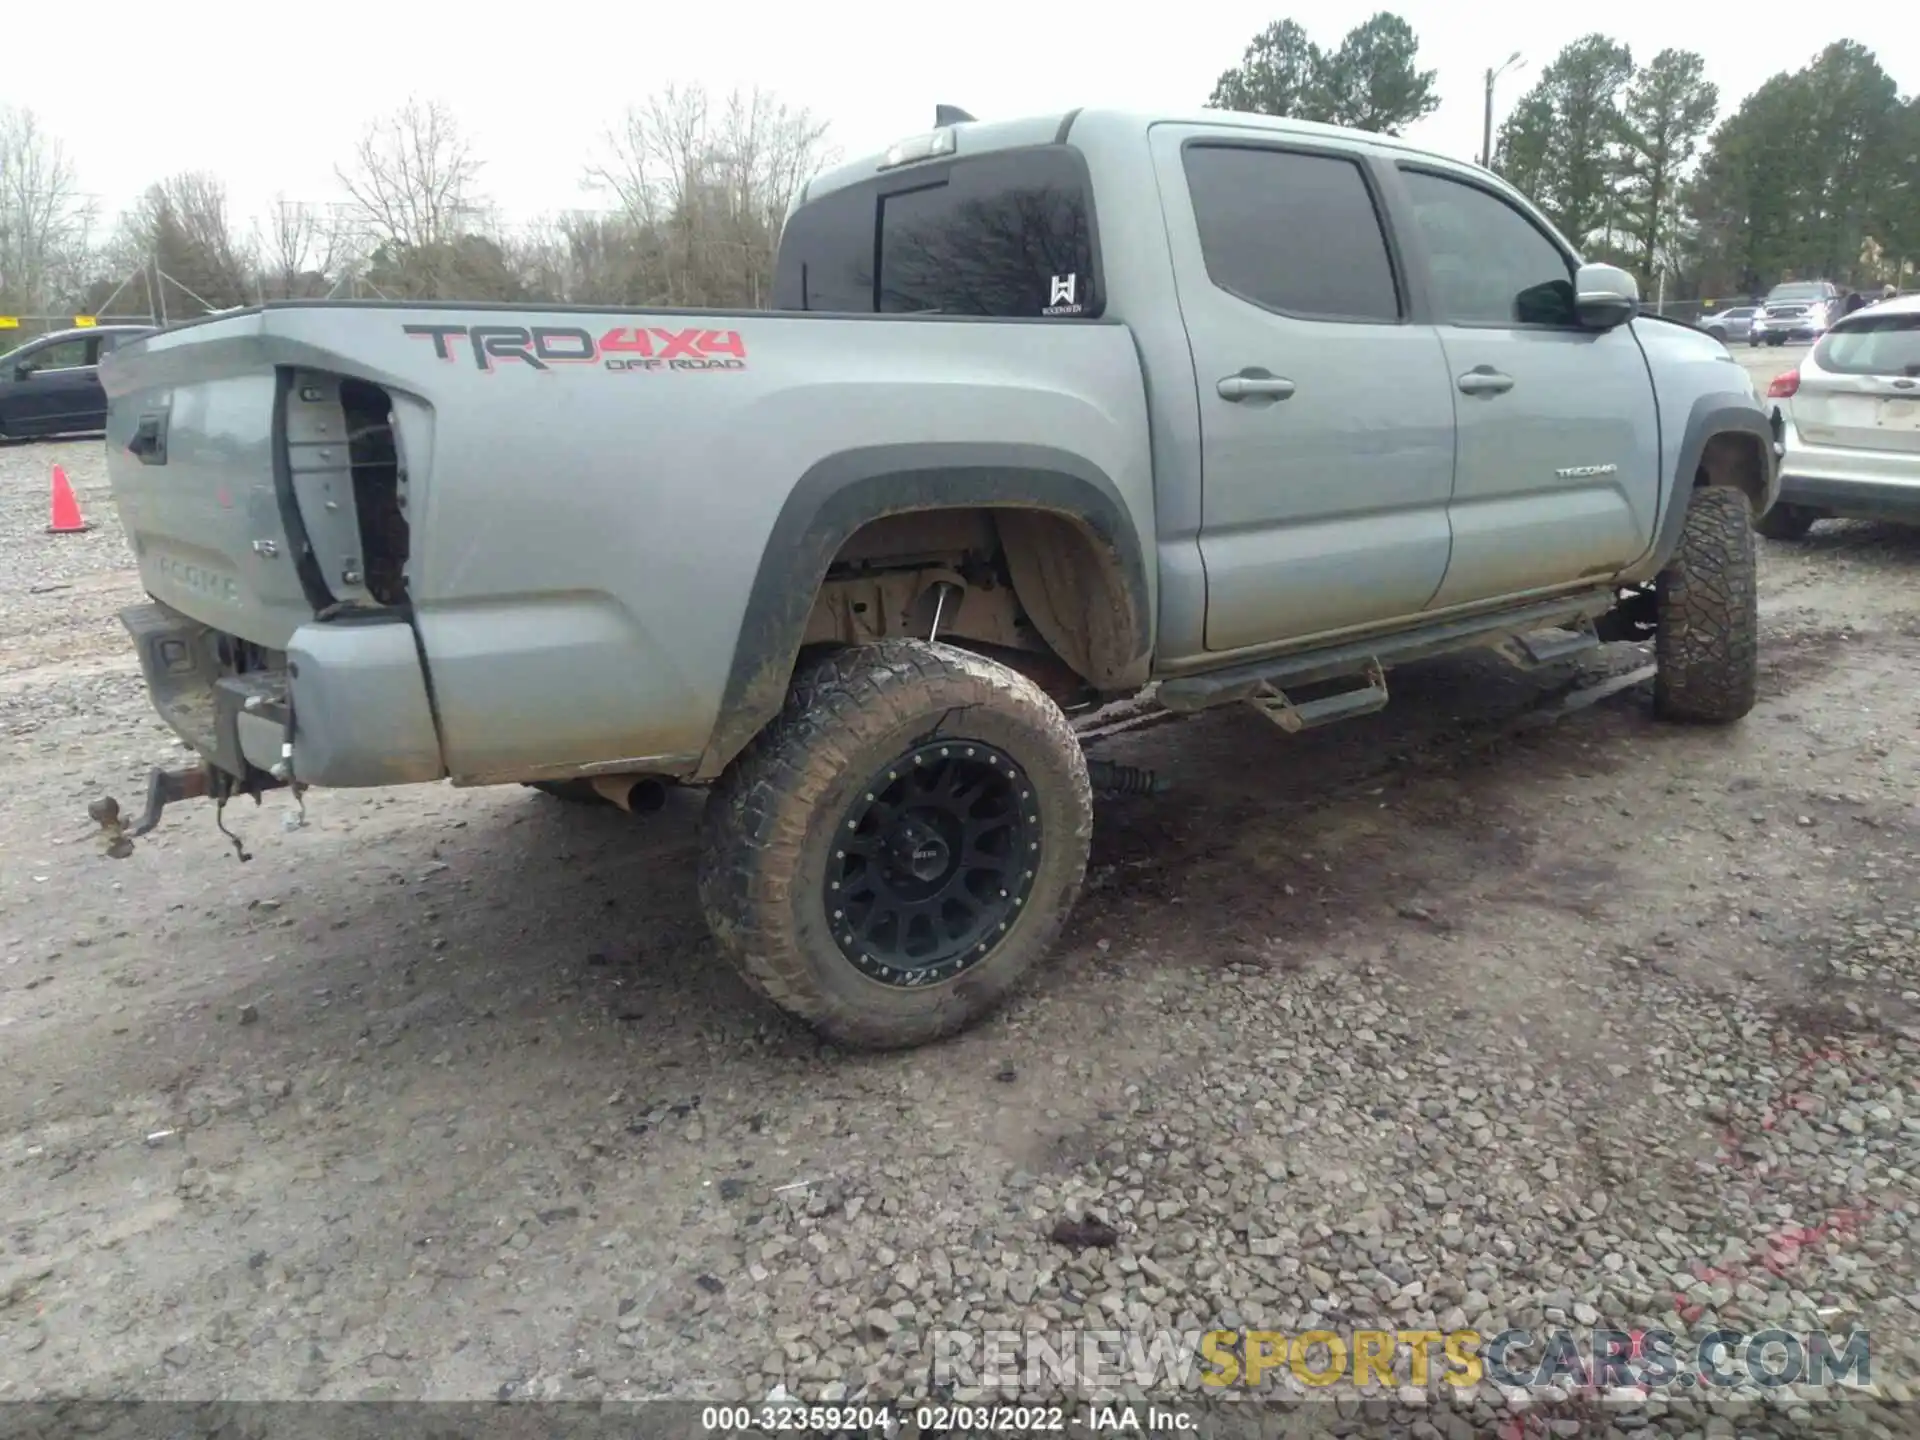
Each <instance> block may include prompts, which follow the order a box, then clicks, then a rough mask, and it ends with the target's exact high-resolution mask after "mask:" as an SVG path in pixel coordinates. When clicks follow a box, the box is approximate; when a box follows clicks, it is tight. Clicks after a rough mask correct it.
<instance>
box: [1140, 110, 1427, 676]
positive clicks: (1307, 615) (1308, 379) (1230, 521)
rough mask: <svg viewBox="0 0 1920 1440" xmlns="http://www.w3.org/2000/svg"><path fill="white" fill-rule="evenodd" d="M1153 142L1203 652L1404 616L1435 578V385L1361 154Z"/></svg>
mask: <svg viewBox="0 0 1920 1440" xmlns="http://www.w3.org/2000/svg"><path fill="white" fill-rule="evenodd" d="M1153 134H1154V141H1153V147H1154V157H1155V165H1156V168H1157V169H1158V172H1159V175H1160V181H1161V187H1162V193H1163V194H1164V195H1165V196H1167V224H1168V230H1169V234H1170V238H1171V240H1172V245H1173V261H1174V274H1175V282H1176V285H1177V288H1178V291H1179V297H1180V310H1181V315H1182V317H1183V319H1184V320H1185V323H1186V328H1187V338H1188V343H1189V345H1190V347H1191V350H1192V354H1193V364H1194V374H1195V382H1196V384H1197V385H1198V387H1199V392H1200V394H1199V400H1200V428H1201V464H1202V467H1203V478H1202V486H1203V490H1202V502H1201V527H1200V554H1201V559H1202V562H1203V564H1204V565H1205V569H1206V584H1207V621H1206V647H1207V649H1208V650H1209V651H1214V652H1219V651H1230V650H1238V649H1243V648H1246V647H1250V646H1260V645H1269V644H1273V643H1276V642H1282V641H1295V640H1302V639H1306V638H1308V637H1311V636H1316V635H1325V634H1329V633H1332V632H1336V631H1340V630H1347V629H1352V628H1355V627H1360V626H1367V625H1373V624H1378V623H1382V622H1390V621H1393V620H1396V619H1401V618H1407V617H1412V616H1416V615H1418V614H1419V613H1420V611H1421V609H1422V607H1423V606H1425V605H1426V604H1427V602H1428V600H1429V599H1431V598H1432V596H1433V593H1434V591H1435V590H1436V589H1437V588H1438V587H1439V585H1440V582H1441V579H1442V577H1443V576H1444V575H1445V573H1446V568H1447V549H1448V532H1447V500H1448V496H1449V494H1450V492H1451V490H1452V487H1453V464H1454V461H1453V445H1454V441H1453V391H1452V388H1451V383H1452V382H1451V377H1450V375H1449V373H1448V369H1447V357H1446V353H1445V351H1444V350H1443V349H1442V348H1441V345H1440V341H1439V338H1438V336H1437V335H1436V334H1435V333H1434V331H1433V329H1432V327H1430V326H1427V325H1423V324H1415V323H1413V322H1412V321H1411V320H1410V319H1409V311H1408V306H1407V303H1406V298H1405V287H1404V285H1403V284H1402V282H1401V277H1400V274H1399V271H1398V268H1397V266H1396V264H1395V261H1394V258H1393V251H1392V247H1391V245H1390V244H1389V240H1388V237H1387V234H1386V231H1385V229H1384V226H1383V223H1382V220H1381V209H1382V207H1381V204H1380V197H1379V195H1378V192H1377V188H1376V182H1375V179H1374V176H1373V174H1372V172H1371V167H1370V166H1369V164H1368V163H1367V160H1366V158H1365V155H1364V153H1363V152H1361V151H1359V150H1355V149H1352V148H1348V147H1344V146H1342V145H1340V144H1339V143H1338V142H1333V143H1324V144H1323V143H1315V142H1299V143H1296V142H1294V141H1292V140H1290V139H1287V138H1286V137H1278V136H1274V135H1272V134H1271V133H1270V132H1262V131H1258V130H1249V131H1247V132H1245V138H1241V137H1238V136H1232V137H1227V138H1223V137H1222V134H1221V132H1220V130H1219V129H1218V128H1217V127H1209V128H1208V129H1207V130H1206V131H1205V132H1196V131H1193V130H1190V129H1187V128H1184V127H1180V126H1171V125H1168V126H1157V127H1155V129H1154V132H1153Z"/></svg>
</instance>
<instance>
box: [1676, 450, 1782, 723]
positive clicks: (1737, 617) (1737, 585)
mask: <svg viewBox="0 0 1920 1440" xmlns="http://www.w3.org/2000/svg"><path fill="white" fill-rule="evenodd" d="M1654 593H1655V597H1656V603H1657V606H1658V625H1657V629H1656V631H1655V635H1654V660H1655V662H1656V663H1657V665H1658V667H1659V669H1658V670H1657V672H1656V674H1655V679H1654V689H1653V702H1654V709H1655V711H1656V712H1657V713H1658V714H1659V716H1660V717H1661V718H1662V719H1663V720H1679V721H1687V722H1691V723H1696V724H1706V725H1725V724H1728V723H1730V722H1732V721H1735V720H1738V719H1740V718H1741V717H1742V716H1743V715H1745V714H1746V713H1747V712H1748V711H1750V710H1751V709H1753V702H1754V697H1755V692H1756V691H1757V689H1758V685H1759V671H1760V607H1759V587H1758V583H1757V580H1756V576H1755V569H1754V544H1753V510H1752V507H1751V506H1750V505H1749V504H1748V502H1747V497H1746V496H1745V495H1744V494H1743V493H1742V492H1741V491H1739V490H1735V489H1733V488H1732V487H1730V486H1725V485H1704V486H1701V487H1699V488H1698V489H1696V490H1695V491H1694V492H1693V496H1692V498H1691V499H1690V500H1689V501H1688V504H1687V518H1686V522H1685V524H1684V526H1683V527H1682V529H1681V532H1680V544H1679V547H1678V548H1677V549H1676V550H1675V551H1674V554H1673V558H1672V559H1671V560H1669V561H1668V562H1667V567H1666V569H1664V570H1662V571H1661V572H1660V575H1659V578H1658V579H1657V580H1656V581H1655V585H1654Z"/></svg>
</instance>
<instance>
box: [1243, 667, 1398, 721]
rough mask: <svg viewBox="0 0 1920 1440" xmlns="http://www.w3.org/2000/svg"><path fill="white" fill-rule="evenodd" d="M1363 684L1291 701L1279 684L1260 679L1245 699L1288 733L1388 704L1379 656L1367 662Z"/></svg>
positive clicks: (1385, 681) (1372, 711)
mask: <svg viewBox="0 0 1920 1440" xmlns="http://www.w3.org/2000/svg"><path fill="white" fill-rule="evenodd" d="M1364 678H1365V682H1366V683H1365V684H1362V685H1359V686H1356V687H1355V688H1354V689H1352V690H1339V691H1336V692H1335V693H1333V694H1331V695H1322V696H1320V697H1318V698H1317V699H1313V700H1300V701H1294V700H1290V699H1288V698H1287V692H1286V691H1284V690H1282V689H1281V688H1280V687H1279V686H1278V685H1274V684H1271V683H1269V682H1264V681H1263V682H1262V683H1261V686H1260V688H1259V689H1258V690H1257V691H1255V692H1254V694H1253V697H1252V698H1251V699H1250V700H1248V701H1247V703H1248V704H1249V705H1251V706H1253V708H1254V709H1256V710H1258V711H1259V712H1260V713H1261V714H1262V715H1264V716H1266V717H1267V719H1269V720H1271V721H1273V723H1274V724H1276V725H1278V726H1279V727H1280V728H1281V729H1282V730H1285V731H1286V732H1287V733H1288V734H1290V735H1297V734H1299V733H1300V732H1301V731H1302V730H1311V729H1313V728H1314V727H1315V726H1318V725H1331V724H1332V723H1333V722H1334V721H1336V720H1352V719H1354V718H1356V717H1358V716H1361V715H1371V714H1373V713H1374V712H1375V711H1376V710H1384V709H1386V708H1387V673H1386V671H1385V670H1383V669H1381V667H1380V662H1379V661H1378V660H1370V661H1369V662H1368V663H1367V672H1366V675H1365V677H1364Z"/></svg>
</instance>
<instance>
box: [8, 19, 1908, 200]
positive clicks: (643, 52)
mask: <svg viewBox="0 0 1920 1440" xmlns="http://www.w3.org/2000/svg"><path fill="white" fill-rule="evenodd" d="M1378 8H1380V6H1379V4H1378V3H1377V0H1316V3H1315V4H1312V5H1306V4H1288V3H1286V0H1212V3H1209V4H1204V5H1189V4H1153V3H1146V4H1139V5H1130V4H1124V3H1116V0H1104V3H1103V0H1048V3H1044V4H1033V3H1017V4H1016V3H1010V0H954V3H945V4H926V3H917V0H801V3H787V4H766V3H754V0H734V3H728V4H672V3H662V0H560V3H548V4H544V5H526V4H513V3H508V4H499V5H488V4H486V3H484V0H483V3H478V4H467V5H458V6H456V5H449V4H445V3H440V4H432V5H429V4H427V3H425V0H378V3H374V0H328V3H326V4H324V5H297V4H295V5H290V4H273V3H264V0H246V3H239V0H176V3H174V4H172V5H162V6H154V5H150V4H143V5H139V6H135V5H132V4H129V3H126V0H90V3H86V4H72V5H61V4H43V3H30V0H14V3H11V4H8V5H6V24H5V27H4V28H5V32H6V49H7V53H8V66H7V70H8V74H7V77H6V80H5V82H4V84H0V99H3V100H6V101H8V102H10V103H13V104H18V105H26V106H28V107H30V108H32V109H33V110H35V111H36V112H38V114H39V115H40V117H41V119H42V121H43V122H44V123H45V124H46V125H47V127H48V128H49V129H51V130H52V131H54V132H55V133H56V134H57V135H59V137H60V138H61V139H62V140H63V141H64V142H65V144H66V145H67V148H68V151H69V154H70V155H71V156H72V158H73V160H74V161H75V163H76V165H77V166H78V168H79V172H80V178H81V182H82V185H83V186H84V188H85V189H86V190H88V191H89V192H92V193H94V194H95V195H97V196H98V197H99V199H100V202H101V206H102V209H103V210H104V211H106V212H108V213H109V214H111V213H112V212H115V211H117V210H119V209H120V208H121V207H123V206H124V205H125V204H126V203H127V202H128V201H130V200H131V199H132V198H133V197H134V195H136V194H137V193H138V192H139V190H141V189H142V188H143V187H144V186H145V185H146V184H148V183H149V182H151V181H152V180H154V179H155V178H158V177H159V176H162V175H165V174H169V173H172V172H175V171H179V170H188V169H199V170H209V171H212V172H214V173H215V174H217V175H220V176H222V177H223V178H224V179H225V180H226V182H227V186H228V191H229V194H230V196H231V198H232V200H233V204H234V208H235V210H236V212H237V213H238V215H239V216H240V217H241V218H242V220H243V221H244V219H245V218H247V217H249V216H254V215H259V214H261V213H263V212H265V211H266V210H267V209H268V208H269V206H270V205H271V202H272V200H273V198H274V197H275V196H276V195H285V196H286V197H287V198H288V199H292V200H315V201H317V200H332V199H337V198H339V189H338V185H337V182H336V181H335V179H334V174H333V167H334V165H335V164H336V163H337V162H339V161H340V160H342V159H344V158H345V157H346V156H347V155H348V154H349V152H350V151H351V149H352V146H353V143H354V141H355V139H356V138H357V136H358V135H359V133H360V132H361V130H362V129H363V128H364V126H365V125H366V123H367V121H368V120H369V119H370V118H371V117H373V116H374V115H376V114H378V113H380V112H381V111H383V110H386V109H390V108H392V107H393V106H395V105H397V104H398V103H400V102H401V101H402V100H403V99H405V98H406V96H407V95H408V94H409V93H410V92H411V93H415V94H418V95H420V96H421V97H422V98H431V97H436V96H437V97H439V98H441V99H443V100H445V101H446V102H447V103H448V104H449V105H450V106H452V108H453V110H454V113H455V115H456V116H457V118H458V120H459V121H460V123H461V124H462V125H463V127H465V129H466V130H467V132H468V133H469V134H470V136H471V138H472V140H473V142H474V144H475V147H476V149H477V151H478V153H479V154H480V155H481V156H482V157H483V158H484V159H485V161H486V165H485V168H484V169H483V170H482V172H481V176H480V181H481V185H480V188H481V190H482V191H483V192H484V194H485V195H486V197H487V198H489V199H491V200H492V201H493V202H495V203H496V204H497V205H498V206H500V207H501V209H502V210H503V212H504V213H505V215H506V217H507V218H509V219H511V220H515V221H524V220H527V219H529V218H531V217H533V216H535V215H537V214H539V213H540V212H543V211H551V210H557V209H563V208H570V207H583V208H594V209H598V208H606V207H607V204H608V202H606V201H605V200H603V199H598V198H595V197H592V196H590V195H587V194H585V193H583V192H582V190H581V188H580V184H579V177H580V173H581V170H582V169H583V168H584V165H585V164H586V162H587V161H588V160H589V159H591V158H592V157H593V156H594V155H595V153H596V152H597V151H598V149H599V148H600V146H601V145H602V143H603V137H604V135H605V133H606V130H607V128H608V127H609V126H610V125H612V124H614V123H616V122H617V121H618V119H619V117H620V114H621V112H622V111H623V109H624V108H625V106H626V105H627V104H628V103H630V102H631V101H633V100H635V99H637V98H639V97H642V96H644V95H646V94H647V93H648V92H649V91H650V90H653V89H657V88H659V87H660V86H662V85H663V84H665V83H667V82H670V81H683V82H685V81H692V82H699V83H703V84H705V85H706V86H707V87H708V88H709V89H710V90H712V91H714V92H722V91H725V90H727V89H729V88H731V87H734V86H739V87H742V88H746V87H751V86H753V85H756V84H758V85H761V86H765V87H767V88H769V89H772V90H774V91H776V92H778V93H779V94H780V95H781V96H782V97H783V98H785V99H788V100H790V101H793V102H796V103H798V104H802V105H806V106H808V107H810V108H812V109H814V110H816V111H817V112H819V113H820V114H822V115H824V116H826V117H827V118H829V119H830V120H831V122H832V131H831V138H832V140H833V141H834V143H836V144H837V146H838V147H839V149H840V150H841V152H842V153H843V154H844V155H847V156H853V155H858V154H862V153H865V152H867V151H870V150H875V149H880V148H883V147H884V146H886V145H887V144H888V143H890V142H891V141H892V140H894V139H896V138H898V137H899V136H901V135H903V134H909V133H912V132H914V131H916V130H921V129H925V128H927V127H928V126H929V125H930V124H931V122H932V116H933V107H934V105H935V103H936V102H942V101H944V102H947V103H950V104H955V105H960V106H962V107H964V108H966V109H968V110H970V111H972V112H973V113H974V114H975V115H978V116H980V117H982V118H988V117H1000V116H1010V115H1016V114H1022V113H1031V112H1046V111H1057V110H1061V109H1066V108H1069V107H1071V106H1073V105H1099V104H1117V105H1124V106H1127V107H1129V108H1135V109H1144V110H1174V111H1181V110H1190V109H1194V108H1197V107H1198V106H1199V105H1201V104H1202V103H1203V102H1204V101H1205V100H1206V98H1207V95H1208V93H1209V91H1210V90H1211V89H1212V87H1213V82H1214V80H1215V78H1216V77H1217V76H1218V75H1219V73H1220V71H1221V70H1223V69H1225V68H1226V67H1228V66H1230V65H1232V64H1233V63H1234V62H1235V61H1237V60H1238V59H1239V57H1240V54H1241V51H1242V50H1243V49H1244V48H1245V46H1246V43H1247V41H1248V40H1249V39H1250V38H1251V37H1252V35H1253V34H1254V33H1255V32H1256V31H1258V30H1259V29H1260V28H1261V27H1263V26H1264V25H1266V24H1267V23H1269V22H1271V21H1273V20H1275V19H1279V18H1282V17H1285V16H1288V15H1292V16H1294V17H1295V18H1298V19H1300V20H1301V21H1302V22H1303V23H1304V24H1306V26H1307V29H1308V31H1309V33H1310V34H1312V36H1313V37H1314V39H1315V40H1316V41H1319V42H1321V43H1322V44H1333V43H1337V42H1338V40H1339V39H1340V36H1341V35H1342V34H1343V33H1344V32H1345V31H1346V30H1347V29H1348V28H1349V27H1350V26H1352V25H1354V24H1355V23H1357V22H1359V21H1361V20H1363V19H1365V18H1366V17H1367V16H1368V15H1369V14H1371V13H1373V11H1374V10H1376V9H1378ZM1398 9H1399V11H1400V13H1401V14H1403V15H1404V16H1405V17H1406V18H1407V20H1408V21H1409V22H1410V23H1411V24H1412V25H1413V27H1414V29H1415V31H1416V32H1417V33H1418V35H1419V37H1420V41H1421V50H1420V55H1421V61H1422V63H1423V64H1424V65H1426V66H1429V67H1432V68H1434V69H1437V70H1438V71H1439V89H1440V96H1441V106H1440V109H1439V110H1438V111H1437V112H1436V113H1435V114H1434V115H1433V116H1431V117H1429V118H1428V119H1427V120H1425V121H1423V122H1422V123H1421V124H1420V125H1419V126H1418V127H1416V128H1415V129H1414V130H1413V131H1412V132H1411V134H1410V138H1412V139H1414V140H1416V141H1417V142H1418V143H1421V144H1424V145H1427V146H1430V147H1431V148H1433V149H1436V150H1440V151H1443V152H1446V153H1448V154H1451V155H1456V156H1459V157H1461V158H1463V159H1471V158H1473V157H1474V156H1475V155H1476V154H1477V152H1478V150H1479V146H1480V125H1481V103H1482V98H1481V97H1482V75H1483V72H1484V71H1485V69H1486V67H1487V66H1488V65H1490V64H1494V65H1497V64H1499V63H1500V62H1501V61H1503V60H1504V59H1505V58H1506V57H1507V56H1508V55H1509V54H1510V53H1512V52H1513V51H1515V50H1518V51H1520V52H1521V54H1522V55H1523V56H1524V57H1525V60H1526V65H1525V67H1524V68H1520V69H1518V70H1517V71H1516V72H1510V73H1509V74H1508V75H1507V76H1506V77H1504V78H1503V80H1502V81H1501V84H1500V88H1499V91H1498V93H1497V95H1496V100H1495V105H1496V109H1495V123H1496V126H1497V125H1498V123H1499V119H1500V117H1502V116H1503V115H1504V114H1505V113H1506V110H1507V108H1508V107H1509V106H1510V105H1511V104H1512V102H1513V101H1514V100H1515V99H1516V98H1518V96H1519V95H1520V94H1521V93H1522V91H1523V90H1525V89H1526V87H1527V86H1528V85H1530V84H1531V83H1532V82H1533V80H1534V79H1535V78H1537V76H1538V74H1539V71H1540V69H1541V68H1542V67H1543V66H1544V65H1546V64H1547V63H1548V62H1549V61H1550V60H1552V58H1553V56H1554V54H1555V53H1556V52H1557V51H1558V50H1559V49H1560V47H1561V46H1562V45H1564V44H1566V43H1567V42H1568V41H1570V40H1573V39H1576V38H1578V37H1579V36H1580V35H1582V34H1585V33H1587V32H1589V31H1591V30H1594V29H1596V28H1598V29H1603V30H1605V31H1606V32H1607V33H1608V34H1610V35H1612V36H1614V37H1615V38H1617V39H1619V40H1622V41H1624V42H1626V43H1627V44H1628V45H1629V46H1630V47H1631V48H1632V50H1633V54H1634V58H1635V59H1636V60H1645V59H1648V58H1651V56H1652V55H1653V54H1654V52H1656V51H1657V50H1659V49H1661V48H1663V47H1666V46H1679V47H1683V48H1688V49H1694V50H1698V51H1700V52H1701V53H1702V54H1703V55H1705V57H1706V60H1707V73H1708V75H1709V77H1710V78H1711V79H1712V80H1714V81H1715V82H1716V83H1717V84H1718V85H1719V86H1720V92H1721V105H1722V113H1723V114H1724V113H1726V112H1727V111H1728V110H1730V109H1731V108H1732V107H1733V106H1734V105H1736V104H1738V102H1739V100H1740V97H1741V96H1743V95H1744V94H1746V93H1747V92H1748V91H1750V90H1752V89H1753V88H1754V87H1755V86H1757V85H1759V84H1760V83H1761V82H1762V81H1763V80H1765V79H1766V78H1767V77H1768V76H1770V75H1772V74H1774V73H1776V72H1778V71H1782V70H1790V69H1795V68H1798V67H1799V66H1801V65H1803V64H1805V63H1806V62H1807V61H1808V60H1809V59H1811V58H1812V57H1813V55H1814V54H1815V53H1816V52H1818V51H1819V49H1820V48H1821V47H1822V46H1823V45H1825V44H1827V43H1828V42H1830V41H1833V40H1838V39H1843V38H1850V39H1854V40H1858V41H1860V42H1861V43H1862V44H1865V45H1867V46H1868V47H1870V48H1871V49H1873V50H1874V51H1876V52H1877V53H1878V55H1879V57H1880V61H1881V63H1882V64H1883V65H1885V66H1886V67H1887V68H1888V70H1889V71H1891V72H1892V74H1893V76H1894V78H1895V80H1896V81H1898V82H1899V84H1900V86H1901V88H1902V90H1903V91H1912V90H1914V89H1916V88H1920V26H1916V25H1915V23H1914V15H1913V9H1912V6H1911V5H1901V4H1879V5H1860V6H1845V7H1841V6H1835V7H1833V8H1831V9H1829V8H1827V7H1824V6H1812V7H1808V6H1804V5H1795V6H1791V7H1788V8H1787V9H1785V10H1783V11H1781V12H1779V13H1778V14H1776V15H1775V16H1773V17H1770V18H1769V17H1766V16H1765V15H1764V12H1763V11H1762V10H1757V9H1755V8H1754V7H1753V6H1751V5H1740V6H1735V5H1731V4H1727V3H1724V0H1715V3H1701V0H1693V3H1679V0H1611V3H1609V4H1607V5H1605V6H1556V5H1539V4H1528V5H1522V4H1521V3H1519V0H1505V3H1501V0H1493V3H1488V4H1481V5H1462V4H1459V3H1457V0H1446V3H1442V0H1405V3H1403V4H1401V5H1400V6H1399V7H1398ZM456 17H458V18H456Z"/></svg>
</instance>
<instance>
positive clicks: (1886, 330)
mask: <svg viewBox="0 0 1920 1440" xmlns="http://www.w3.org/2000/svg"><path fill="white" fill-rule="evenodd" d="M1813 363H1814V364H1816V365H1818V366H1819V367H1820V368H1821V369H1822V370H1825V371H1828V372H1830V373H1831V374H1835V375H1891V376H1895V377H1902V376H1904V377H1912V378H1920V310H1908V311H1905V312H1904V313H1896V314H1892V315H1875V314H1873V313H1872V312H1871V311H1868V312H1867V313H1865V314H1859V313H1856V314H1855V315H1854V316H1853V317H1852V318H1851V319H1849V320H1848V321H1847V323H1846V324H1844V325H1840V326H1837V327H1835V328H1834V329H1832V330H1829V331H1828V332H1827V333H1826V336H1825V337H1824V338H1823V339H1822V340H1821V341H1820V343H1819V344H1818V345H1817V346H1815V347H1814V351H1813Z"/></svg>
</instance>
